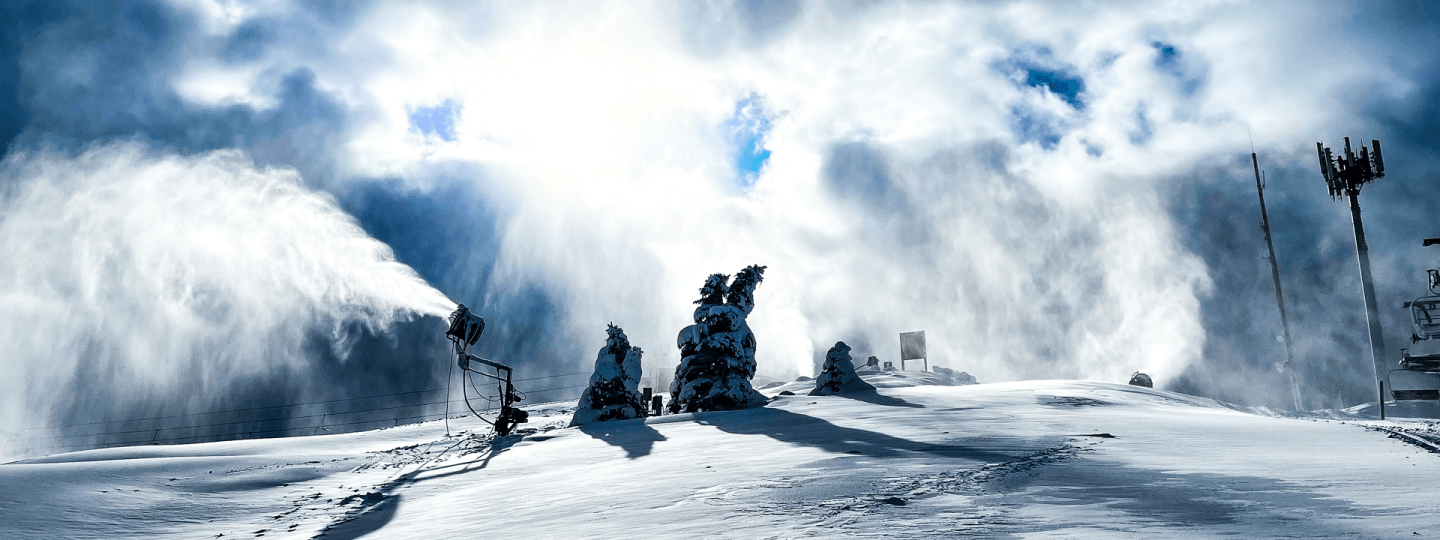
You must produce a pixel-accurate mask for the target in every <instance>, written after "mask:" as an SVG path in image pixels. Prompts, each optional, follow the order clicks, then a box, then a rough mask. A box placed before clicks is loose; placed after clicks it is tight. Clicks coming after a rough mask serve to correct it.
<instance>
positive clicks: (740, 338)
mask: <svg viewBox="0 0 1440 540" xmlns="http://www.w3.org/2000/svg"><path fill="white" fill-rule="evenodd" d="M764 273H765V267H764V266H759V265H751V266H747V267H745V269H744V270H741V271H740V273H739V274H736V275H735V281H734V282H730V276H727V275H725V274H712V275H711V276H710V277H709V278H707V279H706V280H705V286H704V287H701V288H700V299H699V300H696V301H695V303H696V304H699V307H696V308H695V314H694V320H695V324H693V325H690V326H687V327H685V329H683V330H681V331H680V336H679V338H678V339H677V340H676V342H677V343H676V345H678V346H679V347H680V366H679V367H677V368H675V382H674V383H672V384H671V385H670V396H671V397H670V411H671V412H676V413H678V412H701V411H726V410H734V409H746V408H750V407H758V406H760V405H763V404H764V403H765V396H763V395H760V393H759V392H756V391H755V388H754V387H752V386H751V385H750V379H751V378H753V377H754V376H755V333H754V332H751V331H750V326H749V325H747V324H745V318H746V317H748V316H749V315H750V311H751V310H754V309H755V287H756V286H758V285H760V281H761V279H762V276H763V274H764Z"/></svg>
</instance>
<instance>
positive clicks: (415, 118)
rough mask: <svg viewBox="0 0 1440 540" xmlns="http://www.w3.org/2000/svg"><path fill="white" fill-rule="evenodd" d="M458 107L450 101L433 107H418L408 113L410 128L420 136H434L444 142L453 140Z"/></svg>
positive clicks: (458, 111) (458, 112)
mask: <svg viewBox="0 0 1440 540" xmlns="http://www.w3.org/2000/svg"><path fill="white" fill-rule="evenodd" d="M459 114H460V106H459V105H456V104H455V102H454V101H452V100H449V99H447V100H445V101H444V102H443V103H441V104H439V105H437V106H434V107H420V108H418V109H415V110H413V111H411V112H410V127H412V128H414V129H415V130H417V131H419V132H420V134H422V135H434V136H437V137H440V140H443V141H445V142H453V141H454V140H455V117H456V116H458V115H459Z"/></svg>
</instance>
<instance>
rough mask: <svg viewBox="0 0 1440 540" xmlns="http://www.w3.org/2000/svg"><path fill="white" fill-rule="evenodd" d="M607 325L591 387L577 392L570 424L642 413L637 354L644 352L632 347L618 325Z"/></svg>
mask: <svg viewBox="0 0 1440 540" xmlns="http://www.w3.org/2000/svg"><path fill="white" fill-rule="evenodd" d="M608 326H609V328H607V329H606V330H605V332H606V333H607V334H609V337H608V338H607V339H606V340H605V346H604V347H602V348H601V349H600V354H598V355H597V356H596V358H595V374H594V375H591V376H590V386H589V387H587V388H586V389H585V392H584V393H582V394H580V403H579V404H578V405H576V407H575V416H574V417H573V418H571V419H570V425H572V426H580V425H585V424H590V423H594V422H605V421H608V420H627V419H630V418H640V417H643V416H645V410H646V409H645V404H644V403H641V396H640V392H639V386H640V355H642V354H644V351H641V350H640V348H639V347H631V346H630V340H629V339H628V338H626V337H625V331H624V330H621V329H620V327H618V326H615V325H613V324H611V325H608Z"/></svg>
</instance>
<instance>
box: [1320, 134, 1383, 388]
mask: <svg viewBox="0 0 1440 540" xmlns="http://www.w3.org/2000/svg"><path fill="white" fill-rule="evenodd" d="M1370 143H1371V145H1372V146H1373V147H1374V151H1373V152H1372V151H1368V150H1367V149H1366V148H1365V145H1360V155H1359V156H1356V155H1355V153H1354V152H1352V151H1351V150H1350V138H1349V137H1345V155H1344V156H1341V157H1340V158H1339V159H1336V158H1334V157H1333V156H1331V154H1330V149H1329V148H1326V147H1325V145H1324V143H1319V142H1317V143H1315V150H1316V151H1317V152H1319V154H1320V174H1321V175H1322V176H1324V177H1325V184H1326V186H1328V187H1329V188H1330V199H1331V200H1334V199H1339V198H1340V197H1341V196H1344V197H1348V198H1349V199H1350V222H1351V223H1352V224H1353V225H1354V226H1355V254H1356V258H1357V259H1359V262H1360V288H1361V292H1362V293H1363V294H1364V295H1365V320H1367V321H1369V323H1370V355H1371V357H1372V358H1371V359H1372V360H1373V362H1374V367H1375V387H1376V389H1377V390H1378V392H1379V396H1380V402H1379V404H1380V406H1381V407H1383V406H1384V405H1385V383H1384V382H1382V381H1384V372H1383V369H1384V356H1385V339H1384V335H1383V334H1382V333H1381V331H1380V306H1379V304H1377V303H1376V302H1375V282H1374V281H1373V280H1371V278H1370V253H1369V248H1367V247H1366V246H1365V225H1364V224H1362V223H1361V221H1360V188H1362V187H1364V186H1365V184H1368V183H1370V182H1374V181H1375V180H1377V179H1380V178H1384V177H1385V161H1384V160H1382V159H1381V158H1380V141H1377V140H1371V141H1370Z"/></svg>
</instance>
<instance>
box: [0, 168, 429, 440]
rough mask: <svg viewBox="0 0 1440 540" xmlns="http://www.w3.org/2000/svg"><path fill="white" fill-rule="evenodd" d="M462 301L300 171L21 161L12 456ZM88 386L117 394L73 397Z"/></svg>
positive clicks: (15, 230) (291, 369)
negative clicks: (83, 426) (126, 411)
mask: <svg viewBox="0 0 1440 540" xmlns="http://www.w3.org/2000/svg"><path fill="white" fill-rule="evenodd" d="M454 307H455V303H454V302H452V301H451V300H449V299H448V298H446V296H445V295H444V294H442V293H440V292H439V291H437V290H435V289H434V288H433V287H431V286H430V285H428V284H427V283H425V282H424V280H422V279H421V278H420V277H419V275H417V274H416V273H415V272H414V271H413V270H412V269H411V268H410V267H408V266H406V265H404V264H402V263H400V262H398V261H396V260H395V258H394V256H393V254H392V252H391V250H390V248H389V247H388V246H386V245H385V244H383V243H381V242H379V241H377V240H375V239H373V238H371V237H369V236H368V235H367V234H366V233H365V231H364V230H362V229H361V228H360V226H359V224H358V223H357V222H356V221H355V220H354V219H353V218H352V217H351V216H350V215H348V214H346V213H345V212H344V211H343V210H342V209H341V208H340V207H339V206H338V205H337V204H336V202H335V201H334V199H333V198H332V197H331V196H329V195H328V194H324V193H317V192H315V191H312V190H310V189H308V188H306V187H305V185H304V184H303V183H302V181H301V179H300V177H299V175H298V174H297V173H296V172H294V171H292V170H288V169H271V168H263V169H262V168H257V167H256V166H255V165H254V164H253V163H251V162H250V161H249V159H248V158H246V157H245V156H244V155H242V154H241V153H240V152H237V151H216V152H210V153H206V154H199V155H190V156H180V155H174V154H157V153H156V152H153V151H151V150H150V149H149V148H147V147H145V146H144V145H141V144H138V143H118V144H110V145H106V146H99V147H92V148H90V149H89V150H87V151H85V152H84V153H83V154H80V155H66V154H60V153H55V152H34V153H12V155H11V156H10V157H9V158H7V159H6V161H5V162H4V163H3V165H0V347H3V349H0V368H3V369H4V371H5V373H6V374H7V380H8V382H7V383H6V386H7V387H8V388H6V389H5V391H0V456H9V455H13V454H15V449H16V448H18V447H21V446H26V445H25V444H22V442H21V441H22V440H27V439H28V440H34V439H35V438H36V437H37V436H39V435H42V434H43V432H37V431H35V429H36V428H37V427H38V426H44V425H47V424H49V423H51V422H52V421H53V420H54V419H55V418H56V417H57V415H58V414H59V413H62V412H65V411H69V414H68V416H67V418H66V420H68V421H71V422H74V421H84V420H87V419H97V418H101V417H104V416H105V415H106V414H108V413H109V412H111V411H114V410H117V409H120V410H123V407H124V406H125V405H126V403H122V402H129V405H135V404H136V403H139V404H144V405H146V406H150V404H155V403H158V404H165V405H167V406H168V409H165V410H167V411H170V412H174V411H177V410H179V411H184V412H193V411H195V410H204V407H206V406H208V405H209V403H210V402H209V401H207V400H208V399H211V398H213V397H214V396H216V395H223V394H224V393H225V392H226V391H227V390H229V389H230V388H232V387H234V386H236V385H241V384H251V385H254V384H256V381H263V380H265V379H264V378H263V376H264V375H267V374H268V375H271V376H274V375H275V374H276V373H280V372H285V373H293V374H303V373H304V372H305V369H304V368H305V367H306V365H307V363H309V362H314V361H315V360H314V359H313V357H314V356H315V355H316V354H315V352H314V348H315V347H314V345H313V343H311V344H309V345H307V339H310V340H312V341H313V339H314V336H316V335H320V336H323V337H325V338H328V342H329V343H330V344H331V348H332V349H333V350H332V351H330V354H333V355H334V356H335V357H338V358H339V360H341V361H343V360H344V358H345V354H346V352H345V350H344V347H343V345H344V344H345V343H347V340H351V341H353V340H352V339H351V335H352V334H355V333H358V332H371V333H375V334H384V333H385V332H387V331H390V330H392V329H393V328H394V326H395V325H396V324H398V323H403V322H406V321H410V320H413V319H415V318H417V317H426V316H435V317H442V318H443V317H444V316H445V315H446V314H448V313H449V312H450V311H451V310H452V309H454ZM307 347H308V348H307ZM77 380H84V381H86V384H87V385H90V386H91V387H93V386H94V385H104V386H103V390H105V391H104V392H100V393H90V392H83V393H84V394H86V395H67V392H65V391H64V390H65V389H66V388H73V387H74V386H75V385H74V382H75V381H77ZM262 391H263V389H262ZM76 393H81V392H72V394H76ZM102 394H103V395H104V396H109V397H108V398H105V397H98V396H100V395H102ZM77 409H80V410H89V411H93V412H91V413H82V414H81V415H80V416H78V417H77V416H76V415H75V414H74V411H76V410H77ZM131 409H132V410H134V407H131ZM151 409H152V410H153V409H154V407H151ZM87 414H89V415H91V416H86V415H87Z"/></svg>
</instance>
